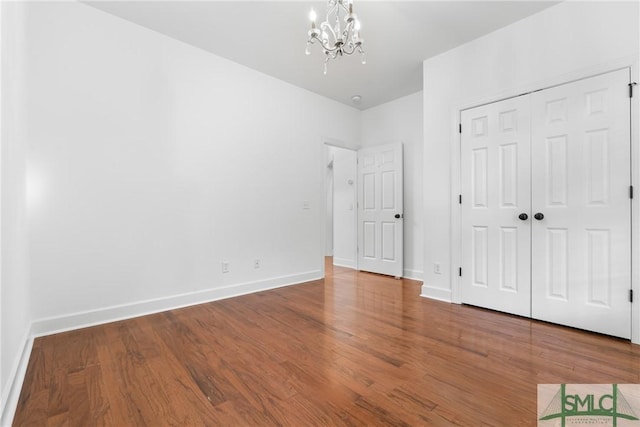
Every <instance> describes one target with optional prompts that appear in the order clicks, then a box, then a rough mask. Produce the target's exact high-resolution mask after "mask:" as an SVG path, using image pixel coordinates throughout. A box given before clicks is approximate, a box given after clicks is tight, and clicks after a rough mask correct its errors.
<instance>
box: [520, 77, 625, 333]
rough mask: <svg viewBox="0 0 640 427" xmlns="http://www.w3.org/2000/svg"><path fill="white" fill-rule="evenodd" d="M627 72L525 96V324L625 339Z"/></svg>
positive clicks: (593, 78) (585, 80)
mask: <svg viewBox="0 0 640 427" xmlns="http://www.w3.org/2000/svg"><path fill="white" fill-rule="evenodd" d="M628 82H629V71H628V69H625V70H620V71H615V72H611V73H607V74H603V75H600V76H596V77H592V78H589V79H584V80H580V81H577V82H573V83H569V84H566V85H562V86H558V87H555V88H551V89H546V90H543V91H539V92H535V93H533V94H532V95H531V132H532V138H531V171H532V178H531V208H532V214H533V215H536V214H540V215H538V218H540V219H533V221H532V224H531V226H532V238H531V239H532V240H531V245H532V251H531V263H532V264H531V271H532V289H531V292H532V316H533V317H534V318H536V319H541V320H546V321H550V322H554V323H559V324H563V325H568V326H573V327H576V328H581V329H587V330H590V331H594V332H600V333H604V334H608V335H614V336H619V337H624V338H629V337H630V334H631V304H630V303H629V289H630V287H631V264H630V262H631V255H630V248H631V240H630V239H631V232H630V224H631V219H630V208H631V204H630V199H629V184H630V154H629V153H630V123H629V98H628V88H627V84H628Z"/></svg>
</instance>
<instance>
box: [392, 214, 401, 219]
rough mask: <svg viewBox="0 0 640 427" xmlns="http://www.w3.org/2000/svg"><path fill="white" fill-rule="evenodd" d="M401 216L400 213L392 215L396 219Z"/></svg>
mask: <svg viewBox="0 0 640 427" xmlns="http://www.w3.org/2000/svg"><path fill="white" fill-rule="evenodd" d="M401 216H402V215H400V214H395V215H394V217H395V218H396V219H398V218H400V217H401Z"/></svg>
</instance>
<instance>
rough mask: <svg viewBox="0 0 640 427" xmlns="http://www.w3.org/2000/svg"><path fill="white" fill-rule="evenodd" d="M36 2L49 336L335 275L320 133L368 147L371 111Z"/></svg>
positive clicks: (36, 130) (41, 284) (33, 100)
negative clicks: (224, 265)
mask: <svg viewBox="0 0 640 427" xmlns="http://www.w3.org/2000/svg"><path fill="white" fill-rule="evenodd" d="M28 11H29V36H30V38H29V50H28V52H29V73H28V79H29V83H30V89H31V90H30V93H29V124H30V129H31V131H32V132H31V133H30V135H29V140H30V146H31V151H30V153H29V173H30V175H31V176H32V177H33V181H34V188H36V189H37V194H35V196H34V203H33V204H32V206H31V208H30V224H29V225H30V239H29V242H30V250H31V256H30V270H31V292H32V294H33V318H34V319H35V324H34V330H35V332H36V333H42V332H49V331H51V330H55V329H64V328H70V327H77V326H78V325H79V324H86V323H91V322H99V321H103V320H105V319H110V318H115V317H124V316H130V315H134V314H142V313H144V312H147V311H154V310H161V309H164V308H166V307H169V306H174V305H180V304H189V303H194V302H198V301H203V300H207V299H214V298H219V297H221V296H229V295H233V294H239V293H243V292H249V291H253V290H256V289H261V288H265V287H269V286H278V285H282V284H288V283H294V282H301V281H305V280H310V279H313V278H317V277H321V276H322V269H323V255H324V251H323V233H324V231H323V230H324V229H323V224H324V216H325V215H324V211H323V209H322V207H323V197H324V196H323V194H324V192H323V179H324V168H325V165H324V164H323V157H324V156H323V145H322V139H321V138H320V135H322V136H328V137H331V138H335V139H339V140H342V141H349V142H350V143H357V139H358V135H359V126H358V124H359V114H360V113H359V112H358V111H357V110H355V109H352V108H349V107H346V106H344V105H341V104H338V103H336V102H334V101H331V100H328V99H326V98H322V97H319V96H317V95H314V94H312V93H310V92H308V91H305V90H302V89H300V88H296V87H294V86H292V85H289V84H286V83H283V82H282V81H279V80H276V79H274V78H271V77H268V76H266V75H263V74H261V73H258V72H256V71H253V70H251V69H248V68H245V67H243V66H240V65H237V64H235V63H232V62H230V61H227V60H225V59H222V58H219V57H216V56H214V55H211V54H210V53H207V52H204V51H202V50H199V49H196V48H193V47H191V46H188V45H186V44H183V43H181V42H178V41H176V40H173V39H170V38H168V37H165V36H162V35H160V34H157V33H155V32H153V31H150V30H147V29H144V28H142V27H139V26H136V25H134V24H132V23H129V22H126V21H124V20H120V19H118V18H115V17H113V16H111V15H108V14H106V13H104V12H101V11H98V10H96V9H93V8H91V7H88V6H85V5H82V4H78V3H64V2H60V3H55V4H49V3H30V4H28ZM324 123H332V126H331V128H330V129H327V128H326V127H325V126H324ZM327 132H332V134H330V135H327ZM305 202H308V206H309V209H305V208H304V205H305ZM254 259H260V260H261V262H262V267H261V268H260V269H254V263H253V260H254ZM222 260H228V261H229V262H230V272H229V273H227V274H222V273H221V266H220V263H221V261H222Z"/></svg>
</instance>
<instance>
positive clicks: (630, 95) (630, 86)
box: [629, 82, 638, 98]
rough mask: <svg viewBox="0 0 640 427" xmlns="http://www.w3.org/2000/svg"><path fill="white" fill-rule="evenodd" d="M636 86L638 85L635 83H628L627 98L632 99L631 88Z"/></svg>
mask: <svg viewBox="0 0 640 427" xmlns="http://www.w3.org/2000/svg"><path fill="white" fill-rule="evenodd" d="M637 84H638V83H636V82H631V83H629V98H633V87H634V86H635V85H637Z"/></svg>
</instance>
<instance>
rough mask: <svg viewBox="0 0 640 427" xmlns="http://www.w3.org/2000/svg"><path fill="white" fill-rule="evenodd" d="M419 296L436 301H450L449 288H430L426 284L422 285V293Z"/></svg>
mask: <svg viewBox="0 0 640 427" xmlns="http://www.w3.org/2000/svg"><path fill="white" fill-rule="evenodd" d="M420 296H421V297H425V298H431V299H435V300H438V301H444V302H451V289H442V288H432V287H430V286H427V285H422V293H421V294H420Z"/></svg>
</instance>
